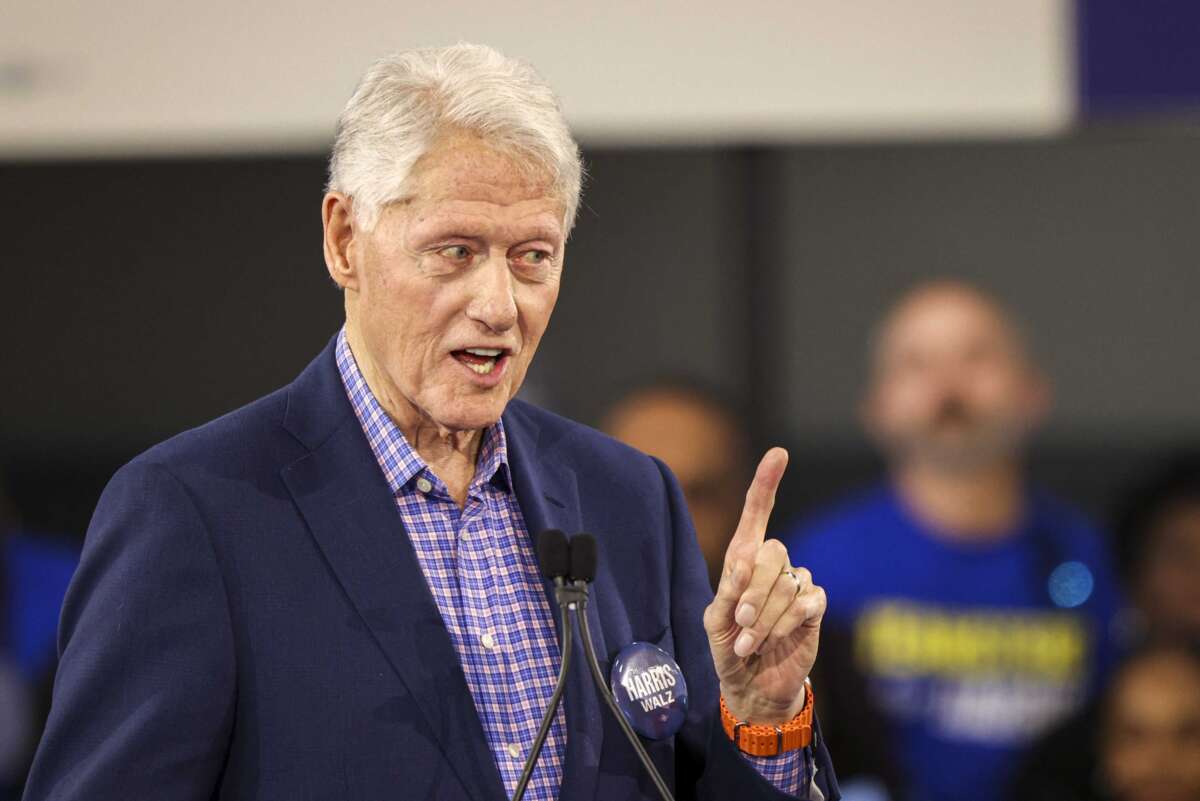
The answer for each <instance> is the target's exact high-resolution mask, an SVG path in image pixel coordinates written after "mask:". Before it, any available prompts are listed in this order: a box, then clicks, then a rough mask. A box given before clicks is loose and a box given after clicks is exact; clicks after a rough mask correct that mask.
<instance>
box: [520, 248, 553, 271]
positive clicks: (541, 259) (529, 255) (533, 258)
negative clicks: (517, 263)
mask: <svg viewBox="0 0 1200 801" xmlns="http://www.w3.org/2000/svg"><path fill="white" fill-rule="evenodd" d="M549 260H550V254H549V253H547V252H546V251H544V250H527V251H525V252H524V253H522V254H521V263H522V264H526V265H529V266H530V267H536V266H538V265H541V264H545V263H546V262H548V261H549Z"/></svg>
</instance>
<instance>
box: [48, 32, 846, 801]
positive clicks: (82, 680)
mask: <svg viewBox="0 0 1200 801" xmlns="http://www.w3.org/2000/svg"><path fill="white" fill-rule="evenodd" d="M580 175H581V168H580V161H579V155H578V148H577V147H576V144H575V142H574V141H573V140H572V138H571V135H570V133H569V131H568V130H567V127H566V125H565V122H564V120H563V117H562V114H561V112H560V110H559V107H558V103H557V100H556V98H555V96H554V94H553V93H552V92H551V90H550V89H549V88H548V87H547V86H546V85H545V84H544V83H543V82H542V81H541V80H540V79H539V78H538V77H537V76H536V74H535V73H534V72H533V71H532V70H531V69H530V68H529V67H526V66H524V65H523V64H521V63H519V62H516V61H513V60H510V59H508V58H505V57H504V56H502V55H500V54H499V53H497V52H496V51H494V50H491V49H489V48H486V47H480V46H471V45H458V46H455V47H450V48H446V49H438V50H418V51H412V52H406V53H401V54H398V55H395V56H392V57H389V58H385V59H383V60H382V61H379V62H377V63H376V64H375V65H373V66H372V67H371V68H370V70H369V71H368V72H367V74H366V76H365V77H364V79H363V80H362V82H361V84H360V85H359V87H358V89H357V90H356V91H355V93H354V96H353V97H352V98H351V100H350V102H349V104H348V105H347V106H346V108H345V110H344V112H343V113H342V116H341V118H340V120H339V122H338V127H337V136H336V141H335V144H334V149H333V157H332V162H331V168H330V180H329V189H328V192H327V194H326V195H325V197H324V201H323V203H322V207H321V210H322V220H323V222H324V231H325V240H324V243H325V246H324V250H325V262H326V265H327V266H328V269H329V274H330V276H332V278H333V280H334V282H335V283H336V284H337V285H338V286H339V287H340V288H341V289H342V291H343V294H344V299H345V311H346V322H345V326H344V327H343V328H342V330H341V331H340V332H339V333H337V334H336V336H334V337H333V339H332V341H331V342H330V343H329V345H328V346H327V347H326V348H325V350H324V351H323V352H322V353H321V354H320V355H319V356H317V358H316V359H315V360H314V361H313V362H312V364H310V365H309V366H308V367H307V369H305V370H304V372H303V373H302V374H301V375H300V376H299V377H298V378H297V379H296V380H295V381H294V382H293V383H292V384H290V385H288V386H287V387H284V388H283V389H280V390H279V391H277V392H275V393H273V394H271V395H268V396H267V397H265V398H262V399H261V400H259V401H257V402H255V403H252V404H250V405H249V406H247V407H245V408H242V409H239V410H237V411H235V412H233V413H231V414H229V415H226V416H225V417H222V418H220V419H218V420H215V421H213V422H211V423H209V424H207V425H205V426H202V427H201V428H198V429H196V430H194V431H190V432H187V433H185V434H182V435H180V436H178V437H175V438H173V439H171V440H169V441H167V442H165V443H163V444H161V445H159V446H157V447H155V448H152V449H151V450H149V451H148V452H146V453H144V454H142V455H141V456H139V457H138V458H136V459H134V460H133V462H131V463H130V464H128V465H126V466H125V467H124V468H122V469H121V470H120V471H119V472H118V473H117V474H116V476H114V478H113V479H112V481H111V483H110V484H109V486H108V488H107V489H106V490H105V492H104V495H103V497H102V498H101V500H100V503H99V506H98V508H97V510H96V513H95V517H94V519H93V521H92V525H91V527H90V529H89V531H88V535H87V542H86V546H85V552H84V555H83V560H82V565H81V567H80V568H79V571H78V574H77V575H76V577H75V579H74V582H73V584H72V586H71V589H70V591H69V594H68V598H67V601H66V605H65V608H64V611H63V618H62V624H61V631H60V649H61V667H60V670H59V674H58V677H57V681H56V684H55V688H54V701H53V709H52V711H51V715H50V720H49V723H48V727H47V729H46V733H45V736H44V738H43V740H42V742H41V746H40V748H39V751H38V754H37V758H36V761H35V764H34V768H33V771H32V773H31V775H30V779H29V783H28V787H27V792H26V795H25V798H26V799H27V801H49V800H50V799H53V800H54V801H66V800H67V799H70V800H71V801H75V800H76V799H78V801H85V800H86V801H102V800H106V799H114V801H115V799H120V800H121V801H128V800H129V799H155V801H171V800H173V799H258V801H274V800H275V799H278V800H279V801H299V800H300V799H311V800H312V801H334V800H335V799H363V801H380V799H420V798H436V799H472V801H488V800H489V799H499V798H507V797H510V796H511V795H512V794H513V793H514V791H515V789H516V786H517V783H518V780H519V776H520V773H521V769H522V767H523V764H524V761H525V759H526V757H527V756H528V754H529V749H530V747H531V744H532V742H533V740H534V738H535V735H536V732H537V729H538V724H539V721H540V719H541V716H542V713H543V710H544V709H545V708H546V706H547V703H548V701H549V699H550V694H551V690H552V689H553V687H554V684H555V677H556V674H557V672H558V669H559V663H560V659H561V654H560V647H559V643H558V640H557V635H556V622H555V618H554V616H553V615H552V614H551V609H552V606H551V603H552V600H551V599H552V598H553V594H552V592H551V585H550V584H549V583H548V582H545V581H543V579H542V578H541V576H540V573H539V570H538V565H537V560H536V558H535V556H534V549H533V547H532V545H531V542H532V539H531V538H532V536H533V535H535V534H536V533H537V532H540V531H542V530H544V529H547V528H558V529H562V530H565V531H568V532H577V531H581V530H582V531H589V532H592V533H593V534H594V535H595V536H596V538H597V542H598V544H599V553H600V560H599V566H598V569H597V575H596V578H595V584H594V587H593V589H592V601H591V604H590V605H589V607H588V613H587V614H589V615H590V616H592V623H591V628H592V635H593V638H594V640H595V641H596V647H597V651H598V652H599V656H600V662H601V669H602V670H603V671H607V670H608V669H609V668H610V666H611V663H612V662H613V661H614V658H615V656H616V655H617V653H618V652H620V651H621V649H622V648H623V647H624V646H626V645H628V644H630V643H632V642H635V641H645V642H649V643H653V644H655V645H658V646H659V647H661V648H662V649H664V650H665V651H667V652H670V653H671V654H673V655H674V657H675V659H677V660H678V662H679V664H680V666H681V668H682V671H683V674H684V676H685V678H686V684H687V689H688V691H689V696H690V698H689V703H690V707H689V711H688V714H687V718H686V721H685V722H684V724H683V727H682V728H681V729H680V730H679V731H678V733H677V734H675V735H674V736H670V737H666V738H663V739H657V740H646V741H645V746H646V749H647V751H648V752H649V755H650V757H651V759H652V760H653V762H654V763H655V765H656V766H657V767H658V770H659V771H660V772H661V773H662V774H663V775H664V776H665V777H666V779H667V782H668V784H673V788H674V792H675V793H676V794H677V797H678V798H681V799H682V798H712V799H716V798H729V799H747V798H762V799H769V798H785V797H792V796H799V797H802V798H804V797H811V798H820V797H824V798H829V799H833V798H836V797H837V789H836V782H835V780H834V779H833V773H832V769H831V766H830V763H829V758H828V755H827V753H826V752H825V750H824V748H823V746H822V744H821V742H820V734H819V730H817V727H816V726H815V724H814V723H813V721H812V704H811V699H812V697H813V695H812V692H811V690H810V689H808V688H807V686H806V684H805V682H806V678H807V676H808V674H809V671H810V669H811V668H812V666H813V661H814V659H815V658H816V652H817V635H818V630H819V626H820V620H821V617H822V614H823V613H824V609H825V598H824V594H823V592H822V591H821V589H820V588H819V587H817V586H815V585H814V584H813V583H812V580H811V577H810V576H809V575H808V573H807V571H805V570H803V569H802V568H793V567H792V566H791V565H790V563H789V561H788V558H787V552H786V550H785V549H784V547H783V546H782V545H781V544H780V543H779V542H778V541H775V540H768V541H765V542H764V529H765V527H766V524H767V518H768V515H769V514H770V511H771V506H772V503H773V499H774V494H775V488H776V486H777V485H778V482H779V479H780V476H781V475H782V473H783V470H784V467H785V465H786V461H787V456H786V453H784V452H783V451H781V450H778V449H776V450H772V451H770V452H768V453H767V454H766V456H765V457H764V458H763V460H762V463H761V464H760V466H759V468H758V472H757V474H756V476H755V477H754V480H753V483H752V484H751V486H750V488H749V491H748V492H747V495H746V505H745V509H744V512H743V514H742V518H741V521H740V523H739V526H738V529H737V531H736V533H735V534H734V537H733V541H732V543H731V545H730V546H729V550H728V553H727V555H726V561H725V569H724V573H723V576H722V578H721V582H720V586H719V589H718V591H717V593H716V597H715V598H713V597H712V593H711V591H710V590H709V589H708V576H707V572H706V569H705V566H704V563H703V560H702V558H701V556H700V551H699V549H698V548H697V545H696V541H695V535H694V533H693V530H692V526H691V523H690V522H689V520H688V514H687V510H686V508H685V507H684V504H683V499H682V496H681V494H680V492H679V488H678V486H677V485H676V482H675V480H674V478H673V477H672V476H671V475H670V473H669V471H667V469H666V468H665V467H664V466H663V465H662V464H661V463H659V462H656V461H654V460H652V459H651V458H649V457H647V456H644V455H642V454H640V453H638V452H636V451H634V450H632V449H630V448H627V447H625V446H623V445H620V444H618V443H617V442H616V441H614V440H611V439H609V438H607V437H605V436H603V435H601V434H599V433H598V432H595V431H592V430H590V429H587V428H585V427H583V426H580V425H577V424H575V423H572V422H569V421H567V420H564V419H561V418H559V417H556V416H554V415H552V414H549V413H547V412H544V411H541V410H539V409H537V408H534V407H533V406H530V405H528V404H526V403H523V402H521V401H516V400H513V396H514V395H515V394H516V393H517V390H518V389H519V388H520V386H521V382H522V380H523V379H524V377H525V373H526V370H527V369H528V368H529V364H530V361H531V360H532V359H533V355H534V353H535V352H536V351H537V347H538V343H539V342H540V341H541V338H542V335H543V333H545V330H546V326H547V324H548V323H549V321H550V314H551V312H552V311H553V309H554V304H555V300H556V298H557V296H558V289H559V282H560V280H561V278H562V276H563V261H564V252H565V246H566V240H567V234H568V232H569V231H570V229H571V226H572V223H573V221H574V218H575V211H576V208H577V206H578V202H579V191H580ZM569 677H570V678H569V682H568V685H567V689H566V696H565V708H560V711H559V712H558V714H557V716H556V717H555V718H553V719H552V723H551V726H550V729H549V736H548V739H547V740H546V745H545V749H544V751H543V752H542V754H541V759H540V760H539V762H538V763H537V767H536V769H535V770H534V773H533V776H532V780H531V782H530V784H529V789H528V792H527V794H526V798H530V799H539V800H540V801H541V800H546V799H554V798H558V799H564V801H566V800H567V799H573V800H577V801H583V799H588V800H589V801H591V800H592V799H597V800H598V801H610V800H611V801H618V800H619V801H625V799H637V798H647V799H648V798H654V797H657V796H656V795H655V792H656V791H655V787H654V785H653V784H652V783H651V781H650V779H649V778H648V777H647V776H646V774H645V772H644V770H643V768H642V766H641V765H640V764H639V762H638V760H637V756H636V754H635V751H634V749H633V748H632V746H631V745H630V743H629V742H628V741H627V740H625V739H624V738H623V736H622V733H621V731H620V729H619V728H618V727H617V725H616V723H615V719H614V718H613V717H612V716H611V715H610V714H609V710H608V709H607V708H605V707H604V706H602V704H601V701H600V699H599V697H598V696H597V694H596V691H595V688H594V687H593V686H591V685H590V684H589V683H588V674H587V665H586V662H585V661H584V660H583V659H576V660H574V661H573V663H572V665H571V670H570V671H569ZM739 724H741V725H739ZM764 731H765V732H766V734H765V735H764V734H762V733H761V732H764ZM755 732H759V733H758V734H757V736H746V735H747V734H753V733H755ZM792 732H798V734H796V735H795V736H793V735H792V734H791V733H792ZM776 733H779V736H778V737H776ZM784 733H787V734H788V736H786V737H785V736H784Z"/></svg>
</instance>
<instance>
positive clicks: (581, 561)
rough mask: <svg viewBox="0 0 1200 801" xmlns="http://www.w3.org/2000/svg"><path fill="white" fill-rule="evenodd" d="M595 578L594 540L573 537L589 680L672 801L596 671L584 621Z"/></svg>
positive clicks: (660, 791) (573, 566)
mask: <svg viewBox="0 0 1200 801" xmlns="http://www.w3.org/2000/svg"><path fill="white" fill-rule="evenodd" d="M595 577H596V538H595V537H593V536H592V535H591V534H576V535H575V536H574V537H572V538H571V579H572V580H573V583H574V585H575V586H576V587H577V588H578V589H580V590H582V592H581V594H580V596H581V597H580V600H579V608H578V609H577V610H576V611H577V612H578V613H579V632H580V634H582V635H583V650H584V653H585V654H586V655H587V660H588V665H590V666H591V669H592V680H593V681H594V682H595V684H596V690H597V691H598V692H599V693H600V697H601V698H603V699H604V703H606V704H608V708H609V710H610V711H611V712H612V713H613V717H615V718H616V719H617V724H618V725H620V727H621V731H622V732H624V734H625V739H627V740H629V743H630V745H632V746H633V750H634V751H635V752H636V753H637V756H638V759H639V760H640V761H641V763H642V767H644V768H645V769H646V772H647V773H649V774H650V778H651V779H652V780H653V781H654V786H655V787H656V788H657V789H658V794H659V795H660V796H662V798H663V801H674V798H672V796H671V790H670V788H669V787H667V783H666V782H665V781H663V777H662V774H660V773H659V772H658V768H656V767H655V766H654V762H652V761H651V759H650V755H649V754H647V753H646V748H645V747H644V746H643V745H642V741H641V740H639V739H638V736H637V734H636V733H635V732H634V730H633V727H632V726H630V725H629V721H628V720H626V719H625V715H624V713H622V712H621V709H620V707H618V706H617V701H616V699H615V698H613V695H612V692H611V691H610V690H609V687H608V682H606V681H605V680H604V674H603V673H601V672H600V663H599V662H598V661H597V660H596V647H595V646H594V645H593V644H592V632H591V630H590V629H589V627H588V618H587V602H588V592H587V585H588V584H589V583H590V582H591V581H592V579H594V578H595Z"/></svg>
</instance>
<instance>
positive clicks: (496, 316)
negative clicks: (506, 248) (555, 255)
mask: <svg viewBox="0 0 1200 801" xmlns="http://www.w3.org/2000/svg"><path fill="white" fill-rule="evenodd" d="M475 277H476V280H475V283H474V285H473V286H472V296H471V301H470V303H469V304H468V305H467V316H468V317H470V318H471V319H472V320H475V321H477V322H479V323H482V324H483V325H484V326H486V327H487V328H488V330H490V331H494V332H500V331H507V330H508V329H510V328H512V327H513V326H514V325H516V322H517V301H516V298H515V297H514V296H513V289H514V288H515V287H514V286H513V277H512V272H511V271H510V270H509V268H508V257H507V255H506V254H491V255H489V256H488V258H487V261H485V262H484V263H483V264H481V265H479V269H478V270H477V271H476V275H475Z"/></svg>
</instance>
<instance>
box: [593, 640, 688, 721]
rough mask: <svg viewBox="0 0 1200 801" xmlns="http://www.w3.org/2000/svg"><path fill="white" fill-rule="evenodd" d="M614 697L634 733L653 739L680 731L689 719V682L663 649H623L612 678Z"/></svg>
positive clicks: (637, 646) (644, 645)
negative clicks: (684, 722)
mask: <svg viewBox="0 0 1200 801" xmlns="http://www.w3.org/2000/svg"><path fill="white" fill-rule="evenodd" d="M609 681H610V683H611V684H612V692H613V696H614V697H615V698H616V699H617V706H619V707H620V708H621V712H623V713H624V715H625V719H626V720H627V721H629V725H630V726H632V727H633V730H634V731H636V732H637V733H638V734H640V735H642V736H643V737H646V738H649V739H651V740H662V739H666V738H667V737H670V736H671V735H673V734H675V732H677V731H679V729H680V727H681V726H683V721H684V720H685V719H686V718H687V708H688V692H687V682H686V681H685V680H684V678H683V671H682V670H680V669H679V665H678V664H676V663H675V660H674V659H672V658H671V655H670V654H668V653H667V652H666V651H664V650H663V649H661V648H659V647H658V646H657V645H651V644H650V643H648V642H634V643H630V644H629V645H627V646H625V647H624V648H622V649H621V653H619V654H617V658H616V659H615V660H614V661H613V666H612V673H611V675H610V676H609Z"/></svg>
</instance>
